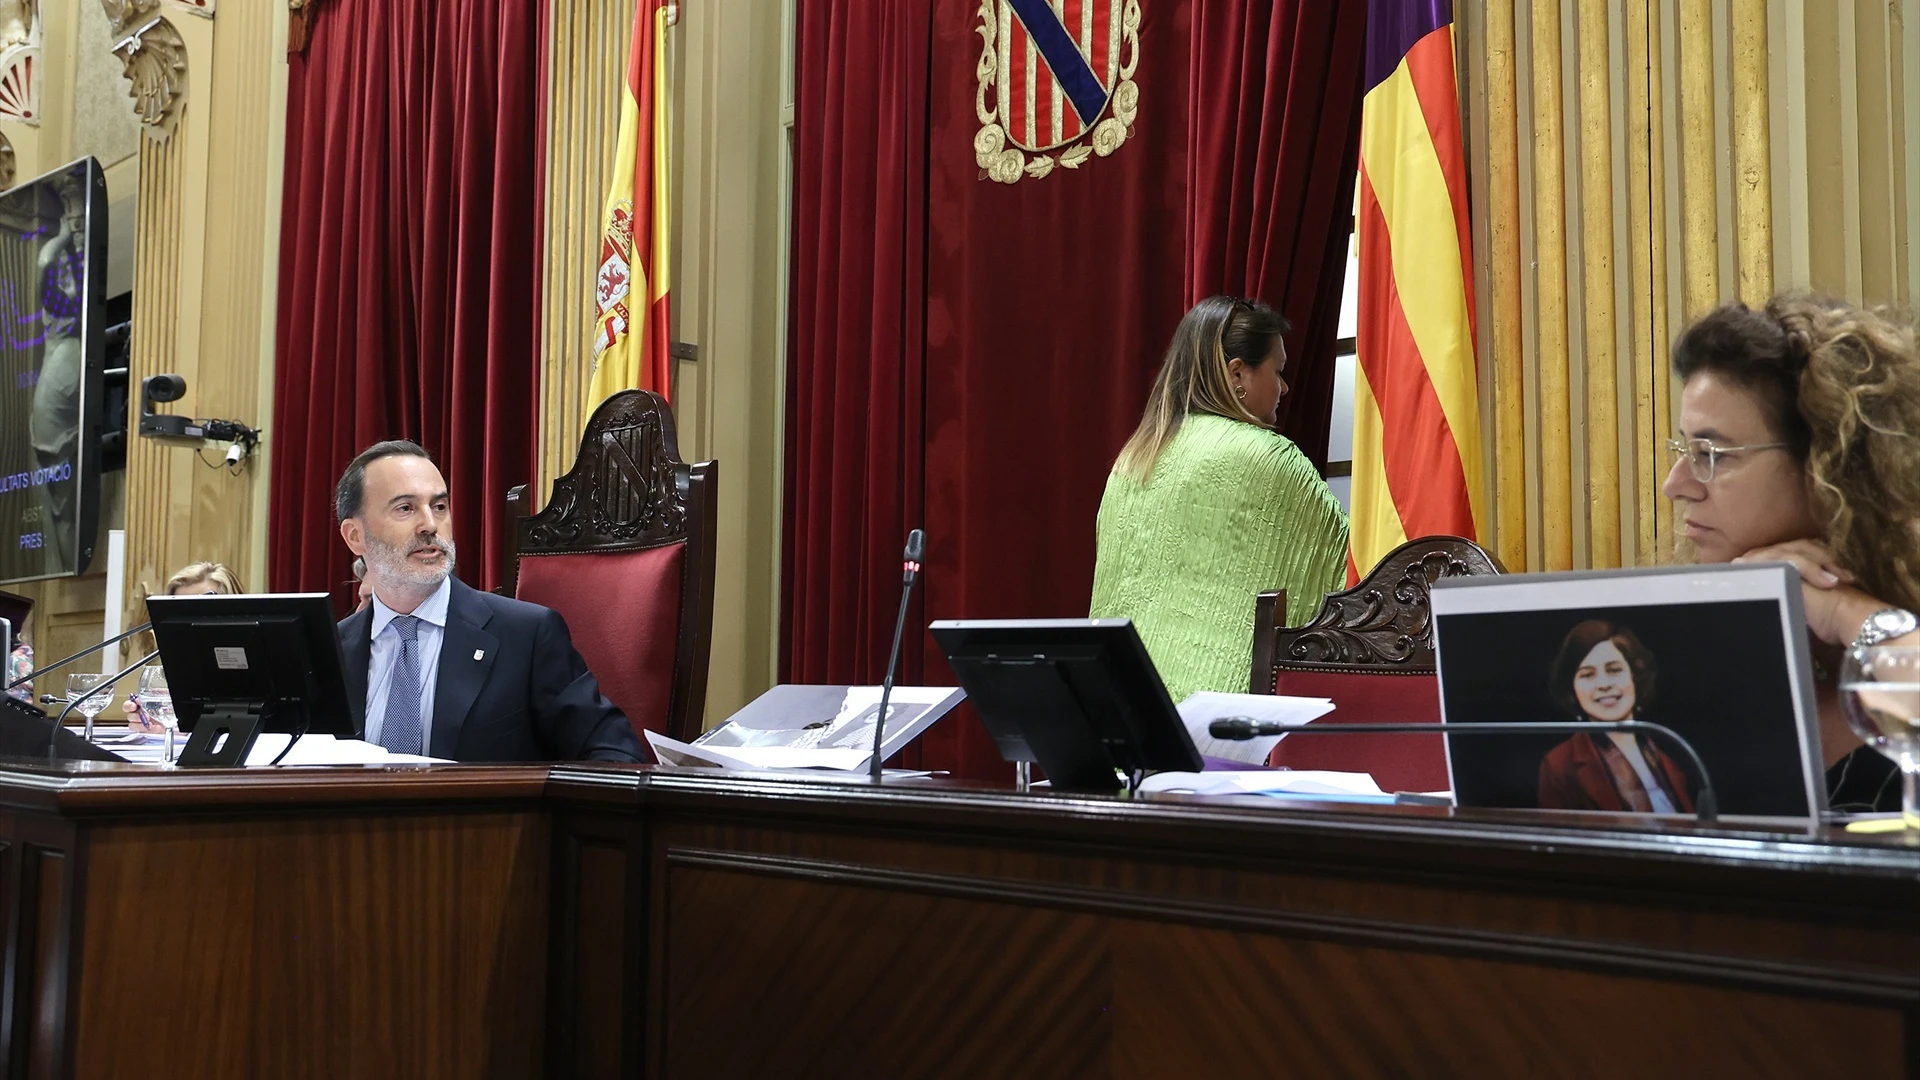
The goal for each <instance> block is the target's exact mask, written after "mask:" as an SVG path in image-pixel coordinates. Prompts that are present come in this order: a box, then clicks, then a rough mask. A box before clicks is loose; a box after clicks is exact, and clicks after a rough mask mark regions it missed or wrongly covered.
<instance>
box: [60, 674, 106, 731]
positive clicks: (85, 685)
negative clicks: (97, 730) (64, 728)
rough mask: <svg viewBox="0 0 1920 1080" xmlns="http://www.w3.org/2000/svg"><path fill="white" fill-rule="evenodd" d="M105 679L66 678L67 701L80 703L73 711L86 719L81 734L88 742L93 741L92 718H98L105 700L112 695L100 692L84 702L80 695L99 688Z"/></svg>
mask: <svg viewBox="0 0 1920 1080" xmlns="http://www.w3.org/2000/svg"><path fill="white" fill-rule="evenodd" d="M105 679H106V676H105V675H69V676H67V700H68V701H79V702H80V703H79V704H78V705H75V706H74V707H73V709H74V711H75V712H77V713H79V714H80V715H81V716H84V717H86V718H87V721H86V729H85V731H84V732H83V734H84V735H85V736H86V739H87V741H88V742H92V741H93V718H94V717H96V716H99V715H100V710H101V709H104V708H106V707H107V699H108V698H110V697H112V696H113V694H112V693H111V692H110V691H106V690H102V691H101V692H100V693H98V694H93V695H91V696H89V697H87V698H86V700H84V701H81V700H80V699H81V696H82V695H84V694H86V693H87V691H89V690H92V689H93V688H94V687H97V686H99V685H100V684H101V683H102V682H103V681H105Z"/></svg>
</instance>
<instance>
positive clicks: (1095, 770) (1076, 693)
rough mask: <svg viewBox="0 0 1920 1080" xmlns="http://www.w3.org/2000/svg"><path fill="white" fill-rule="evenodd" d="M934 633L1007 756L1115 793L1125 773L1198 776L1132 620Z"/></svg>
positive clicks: (1074, 787) (1055, 779)
mask: <svg viewBox="0 0 1920 1080" xmlns="http://www.w3.org/2000/svg"><path fill="white" fill-rule="evenodd" d="M932 631H933V637H934V640H935V641H937V642H939V643H940V648H941V649H942V650H943V651H944V652H945V653H946V654H947V662H948V663H950V664H952V665H953V670H954V673H955V674H956V675H958V676H959V678H960V685H961V686H962V687H964V688H965V689H966V691H967V697H968V699H969V700H971V701H972V702H973V705H974V708H975V709H976V710H977V711H978V712H979V714H980V719H981V721H982V722H983V723H985V724H986V726H987V730H988V732H990V733H991V734H992V735H993V738H994V744H995V745H996V746H998V747H999V748H1000V753H1001V756H1002V757H1004V758H1006V759H1007V760H1009V761H1037V762H1039V763H1040V767H1041V768H1043V769H1045V770H1046V773H1047V779H1048V780H1049V781H1050V782H1051V783H1052V785H1053V786H1054V787H1056V788H1060V789H1063V790H1070V791H1113V790H1116V789H1118V788H1120V787H1121V786H1122V784H1121V780H1120V776H1121V775H1122V774H1124V775H1126V776H1129V777H1133V776H1136V775H1138V774H1140V773H1143V772H1155V771H1168V770H1173V771H1179V772H1198V771H1200V768H1201V761H1200V752H1199V751H1198V750H1196V749H1194V745H1193V739H1192V738H1191V737H1189V736H1188V734H1187V728H1186V725H1185V724H1184V723H1182V722H1181V720H1180V714H1179V712H1178V711H1176V710H1175V709H1174V707H1173V699H1172V698H1170V697H1168V696H1167V688H1166V686H1165V684H1163V683H1161V681H1160V673H1159V672H1158V671H1157V670H1155V668H1154V666H1153V661H1152V659H1151V658H1149V657H1148V656H1147V650H1146V646H1144V645H1142V644H1141V643H1140V635H1139V634H1138V633H1136V632H1135V631H1134V628H1133V623H1132V621H1130V620H1127V619H1008V620H997V621H963V620H941V621H939V622H935V623H934V624H933V626H932Z"/></svg>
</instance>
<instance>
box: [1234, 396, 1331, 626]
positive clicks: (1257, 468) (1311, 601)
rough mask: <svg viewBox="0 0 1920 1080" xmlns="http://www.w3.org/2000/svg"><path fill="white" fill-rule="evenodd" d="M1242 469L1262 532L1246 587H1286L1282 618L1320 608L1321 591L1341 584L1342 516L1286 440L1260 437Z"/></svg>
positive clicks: (1299, 617)
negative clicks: (1254, 456)
mask: <svg viewBox="0 0 1920 1080" xmlns="http://www.w3.org/2000/svg"><path fill="white" fill-rule="evenodd" d="M1262 434H1263V436H1264V437H1265V439H1266V444H1265V445H1263V446H1262V448H1261V451H1262V452H1261V453H1260V454H1259V455H1258V457H1257V459H1256V460H1255V461H1254V462H1253V463H1251V464H1250V466H1249V468H1248V470H1247V478H1248V485H1249V488H1250V490H1251V492H1252V494H1253V496H1254V498H1255V499H1256V501H1257V505H1256V513H1257V514H1259V515H1260V516H1261V518H1262V520H1261V521H1260V522H1259V524H1258V528H1260V529H1261V530H1262V532H1263V534H1264V536H1263V539H1264V541H1265V543H1264V544H1263V545H1262V554H1263V555H1264V558H1263V559H1262V560H1260V561H1259V564H1258V565H1256V566H1250V567H1249V568H1248V569H1249V571H1250V573H1251V574H1252V575H1253V578H1254V580H1252V581H1251V584H1252V591H1253V592H1256V593H1259V592H1268V591H1271V590H1274V589H1285V590H1287V622H1288V624H1289V625H1293V626H1299V625H1302V624H1303V623H1306V622H1308V621H1310V620H1311V619H1312V618H1313V617H1314V616H1315V615H1317V614H1319V612H1320V604H1321V601H1322V600H1323V599H1324V598H1325V597H1326V594H1327V593H1330V592H1338V591H1340V590H1341V589H1344V588H1346V582H1347V514H1346V511H1344V510H1342V509H1341V508H1340V502H1339V500H1338V499H1335V498H1334V497H1333V492H1332V491H1331V490H1329V489H1328V488H1327V482H1326V481H1325V480H1324V479H1322V478H1321V476H1320V473H1319V471H1318V470H1316V469H1315V468H1314V467H1313V463H1312V462H1310V461H1308V460H1307V456H1306V455H1305V454H1303V453H1301V452H1300V449H1299V448H1298V447H1296V446H1294V445H1293V444H1292V443H1290V442H1287V441H1286V440H1284V439H1281V438H1279V437H1278V436H1271V435H1265V433H1262Z"/></svg>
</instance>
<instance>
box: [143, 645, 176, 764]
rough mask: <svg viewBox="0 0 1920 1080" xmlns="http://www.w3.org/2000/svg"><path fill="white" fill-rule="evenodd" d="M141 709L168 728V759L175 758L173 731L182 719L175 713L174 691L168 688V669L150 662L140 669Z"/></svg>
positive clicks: (154, 720) (148, 716)
mask: <svg viewBox="0 0 1920 1080" xmlns="http://www.w3.org/2000/svg"><path fill="white" fill-rule="evenodd" d="M140 709H141V711H142V712H144V713H146V714H147V719H148V720H150V721H152V722H154V723H156V724H159V725H160V726H161V727H163V728H165V729H167V756H166V760H167V761H172V760H173V732H174V729H175V728H176V727H178V726H179V723H180V720H179V718H178V717H176V716H175V715H174V713H173V691H171V690H169V689H168V688H167V669H166V668H163V667H161V666H160V665H159V664H148V665H147V666H146V667H143V668H141V669H140Z"/></svg>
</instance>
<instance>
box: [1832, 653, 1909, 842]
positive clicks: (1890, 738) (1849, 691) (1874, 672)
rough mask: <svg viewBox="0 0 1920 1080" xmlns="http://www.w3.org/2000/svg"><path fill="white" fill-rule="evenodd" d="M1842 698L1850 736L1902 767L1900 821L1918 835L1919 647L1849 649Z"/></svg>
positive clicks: (1843, 664) (1843, 667)
mask: <svg viewBox="0 0 1920 1080" xmlns="http://www.w3.org/2000/svg"><path fill="white" fill-rule="evenodd" d="M1840 698H1841V701H1842V702H1844V703H1845V705H1846V710H1847V723H1849V724H1851V725H1852V726H1853V730H1854V733H1855V734H1857V735H1859V736H1860V738H1862V739H1863V740H1865V741H1866V744H1867V745H1868V746H1871V747H1873V748H1874V749H1875V750H1878V751H1879V752H1880V753H1882V754H1885V755H1886V756H1887V757H1889V758H1892V759H1893V761H1894V763H1895V764H1896V765H1899V766H1900V774H1901V789H1900V791H1901V800H1900V810H1901V817H1902V818H1904V819H1905V821H1906V826H1907V829H1908V830H1909V831H1910V832H1913V831H1915V830H1920V647H1915V646H1911V645H1865V646H1856V647H1854V648H1851V649H1848V650H1847V654H1846V656H1845V657H1844V659H1843V660H1842V662H1841V665H1840ZM1915 836H1916V837H1920V833H1915Z"/></svg>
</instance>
